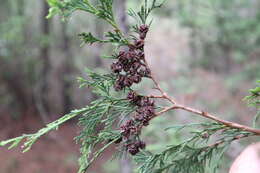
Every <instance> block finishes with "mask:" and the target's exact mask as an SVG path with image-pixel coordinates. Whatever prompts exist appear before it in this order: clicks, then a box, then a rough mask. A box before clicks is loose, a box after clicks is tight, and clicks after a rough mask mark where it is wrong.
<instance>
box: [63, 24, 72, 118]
mask: <svg viewBox="0 0 260 173" xmlns="http://www.w3.org/2000/svg"><path fill="white" fill-rule="evenodd" d="M61 30H62V44H61V50H62V52H63V55H64V62H63V67H62V71H61V72H62V74H61V79H62V89H61V90H62V92H61V93H62V96H63V114H67V113H69V112H70V111H71V109H72V101H71V93H70V90H71V86H72V84H71V80H70V75H71V73H72V71H73V66H74V65H73V60H72V58H73V57H72V53H71V49H70V38H69V36H68V34H67V23H62V27H61Z"/></svg>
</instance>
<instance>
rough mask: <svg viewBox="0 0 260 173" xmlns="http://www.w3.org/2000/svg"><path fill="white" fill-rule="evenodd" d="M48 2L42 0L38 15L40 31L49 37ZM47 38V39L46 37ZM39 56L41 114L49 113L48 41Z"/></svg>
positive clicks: (41, 48) (42, 46)
mask: <svg viewBox="0 0 260 173" xmlns="http://www.w3.org/2000/svg"><path fill="white" fill-rule="evenodd" d="M48 10H49V7H48V4H47V2H46V1H42V11H41V16H40V29H41V33H42V35H43V36H44V37H47V38H48V37H49V34H50V29H49V21H50V20H47V19H46V16H47V15H48ZM47 40H48V39H47ZM40 58H41V61H42V70H41V79H40V83H41V84H40V93H37V94H39V95H40V101H41V105H42V108H43V110H44V113H43V114H49V111H50V110H49V105H48V90H49V83H48V73H49V71H50V68H51V67H50V66H51V64H50V46H49V42H48V41H47V42H46V41H44V43H43V44H42V45H41V47H40Z"/></svg>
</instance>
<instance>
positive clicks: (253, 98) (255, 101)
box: [244, 80, 260, 127]
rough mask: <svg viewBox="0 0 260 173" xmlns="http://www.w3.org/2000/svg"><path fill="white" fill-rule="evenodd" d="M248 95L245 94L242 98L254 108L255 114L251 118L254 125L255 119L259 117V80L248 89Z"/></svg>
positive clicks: (254, 125)
mask: <svg viewBox="0 0 260 173" xmlns="http://www.w3.org/2000/svg"><path fill="white" fill-rule="evenodd" d="M249 93H250V95H249V96H246V97H245V98H244V100H246V101H247V102H248V105H249V106H251V107H255V108H256V115H255V117H254V119H253V127H256V126H257V125H256V123H257V120H258V119H259V117H260V80H258V81H257V86H256V87H255V88H254V89H250V90H249Z"/></svg>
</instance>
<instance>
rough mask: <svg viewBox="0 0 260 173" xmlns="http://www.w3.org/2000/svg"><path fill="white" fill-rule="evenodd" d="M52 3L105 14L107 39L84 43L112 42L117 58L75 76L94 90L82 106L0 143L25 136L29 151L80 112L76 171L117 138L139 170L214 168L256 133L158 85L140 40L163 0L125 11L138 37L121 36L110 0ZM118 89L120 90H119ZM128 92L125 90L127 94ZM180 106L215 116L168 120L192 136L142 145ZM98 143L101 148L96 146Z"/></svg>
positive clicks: (55, 10) (53, 10)
mask: <svg viewBox="0 0 260 173" xmlns="http://www.w3.org/2000/svg"><path fill="white" fill-rule="evenodd" d="M47 1H48V3H49V5H50V11H49V15H48V16H47V17H48V18H49V17H52V16H54V15H57V14H59V15H61V16H63V17H64V18H68V17H69V16H71V15H72V14H73V13H74V12H75V11H85V12H87V13H90V14H93V15H94V16H96V17H98V18H100V19H103V20H105V21H106V22H107V23H108V24H110V25H111V26H112V27H113V29H114V30H113V31H108V32H106V33H104V36H105V39H104V40H101V39H99V38H96V37H95V36H94V35H93V34H92V33H81V34H80V35H79V36H80V38H81V40H82V41H83V42H84V43H86V44H93V43H101V44H102V43H110V44H113V45H115V46H116V50H119V49H120V47H121V46H125V47H124V49H123V50H121V51H120V52H116V51H114V52H116V53H114V54H113V55H112V56H110V55H109V56H107V57H110V58H112V59H116V62H114V63H113V64H112V65H111V71H112V72H111V73H109V74H100V73H96V72H94V71H91V70H89V69H87V70H86V72H87V74H88V77H87V78H78V81H79V83H80V87H90V88H91V89H92V91H93V92H94V93H95V94H96V95H97V96H98V99H97V100H95V101H93V102H91V104H90V105H89V106H86V107H85V108H82V109H79V110H74V111H72V112H71V113H69V114H67V115H64V116H63V117H61V118H60V119H58V120H56V121H54V122H52V123H50V124H48V125H47V126H46V127H45V128H43V129H41V130H39V131H38V132H36V133H34V134H25V135H22V136H20V137H17V138H13V139H9V140H6V141H2V142H0V146H6V145H9V148H10V149H11V148H14V147H17V146H18V145H19V144H21V143H22V141H23V140H25V141H24V143H23V147H24V148H23V151H24V152H26V151H28V150H29V149H30V148H31V147H32V145H33V144H34V143H35V142H36V141H37V140H38V139H39V138H40V137H41V136H43V135H45V134H47V133H48V132H50V131H51V130H56V129H57V128H58V127H59V126H60V125H61V124H63V123H65V122H66V121H68V120H70V119H72V118H75V117H76V116H80V117H79V126H80V127H81V128H82V130H81V132H80V135H79V136H77V137H76V138H75V139H76V141H77V143H79V144H80V145H81V148H80V152H81V156H80V158H79V166H80V168H79V170H78V173H85V172H86V171H87V169H88V168H89V166H90V165H91V163H93V162H94V161H95V160H96V159H97V158H98V157H99V156H100V155H101V154H102V153H103V152H104V151H105V150H106V149H107V148H108V147H110V146H111V145H112V144H114V143H120V145H118V148H121V149H122V151H127V153H130V154H131V155H133V158H134V159H135V161H136V162H137V164H138V165H139V166H140V167H139V172H140V173H150V172H154V173H162V172H176V173H187V172H189V173H205V172H209V171H208V170H210V172H215V171H216V168H217V167H218V165H219V161H220V158H221V157H222V156H223V153H224V152H225V150H226V149H227V148H228V146H229V145H230V143H231V142H232V141H235V140H239V139H241V138H244V137H248V136H253V135H260V130H259V129H254V128H251V127H247V126H243V125H240V124H237V123H233V122H229V121H225V120H222V119H219V118H217V117H215V116H214V115H212V114H209V113H207V112H204V111H200V110H196V109H193V108H190V107H186V106H183V105H180V104H178V103H177V102H176V100H175V99H172V98H171V97H170V96H168V95H167V93H166V92H164V91H163V90H162V88H161V87H160V85H159V83H158V82H157V81H156V80H155V78H154V77H153V75H152V72H151V70H150V68H149V66H148V64H147V62H146V59H145V52H144V44H145V38H146V34H147V32H148V31H149V25H148V24H147V19H148V16H149V15H150V14H151V12H152V11H153V10H154V9H156V8H159V7H161V6H162V3H158V1H157V0H151V1H148V0H145V1H144V4H143V5H142V6H141V9H140V11H138V12H135V11H134V10H130V11H129V15H130V16H132V17H135V18H136V19H137V24H136V25H134V26H133V28H134V29H135V30H134V31H135V33H137V34H138V36H139V37H135V36H134V37H133V38H132V39H128V38H125V36H124V35H123V34H122V32H121V31H120V28H119V27H118V25H117V23H116V21H115V18H114V13H113V8H112V7H113V0H96V3H95V4H94V3H91V2H90V1H89V0H47ZM142 78H148V79H150V80H152V81H153V83H154V85H155V88H156V89H157V90H158V91H160V93H161V94H162V95H160V96H153V95H149V96H144V95H140V94H138V93H137V92H136V91H134V90H133V89H132V88H131V87H132V85H134V84H137V83H140V82H141V81H142ZM119 91H120V92H119ZM259 92H260V88H259V87H256V88H255V89H252V90H250V93H251V95H250V96H248V97H246V100H248V101H249V104H250V105H254V106H257V107H258V108H259ZM126 93H128V94H127V96H126ZM155 99H164V100H167V101H168V102H169V103H171V104H172V105H171V106H170V107H163V108H161V109H160V112H156V111H157V110H158V109H156V108H157V107H160V106H159V105H155V102H154V100H155ZM175 109H180V110H184V111H188V112H191V113H194V114H197V115H200V116H202V117H204V118H208V119H211V120H214V121H215V122H216V123H197V124H189V125H180V126H172V127H169V128H167V129H166V130H171V129H177V131H178V132H179V131H180V130H182V129H187V127H196V130H195V131H191V133H190V137H189V138H187V139H185V140H184V141H183V142H181V143H180V144H178V145H170V146H168V147H167V148H166V149H164V150H163V151H162V152H159V153H157V154H154V153H151V152H149V151H147V150H145V143H144V141H141V140H140V133H141V131H142V129H143V128H144V127H145V126H148V125H149V123H150V121H151V120H152V119H153V118H156V117H157V116H159V115H161V114H163V113H165V112H168V111H170V110H175ZM98 146H101V148H98Z"/></svg>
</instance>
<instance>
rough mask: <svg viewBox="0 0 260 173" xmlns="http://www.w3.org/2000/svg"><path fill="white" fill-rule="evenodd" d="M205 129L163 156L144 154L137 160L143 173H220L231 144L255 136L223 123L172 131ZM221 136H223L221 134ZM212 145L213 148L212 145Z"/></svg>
mask: <svg viewBox="0 0 260 173" xmlns="http://www.w3.org/2000/svg"><path fill="white" fill-rule="evenodd" d="M194 126H195V127H197V129H198V128H202V129H201V130H196V131H192V132H191V134H192V136H191V137H190V138H189V139H186V140H185V141H183V142H181V143H180V144H178V145H171V146H168V148H167V149H166V150H164V151H162V152H160V153H157V154H152V153H150V152H142V153H140V154H138V155H137V156H136V157H135V161H136V162H137V164H139V165H140V167H139V172H140V173H150V172H153V173H161V172H165V173H166V172H178V173H186V172H192V173H205V172H216V171H217V168H218V165H219V162H220V159H221V157H222V156H223V154H224V152H225V151H226V149H227V148H228V147H229V145H230V143H231V142H232V141H234V140H236V139H238V138H242V137H247V136H250V135H252V134H251V133H248V132H243V131H241V130H238V129H234V128H230V127H226V126H224V125H222V124H219V123H198V124H188V125H180V126H174V127H169V128H167V130H170V129H177V131H179V130H181V129H184V128H186V127H194ZM220 132H221V133H220ZM209 143H211V144H209Z"/></svg>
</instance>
